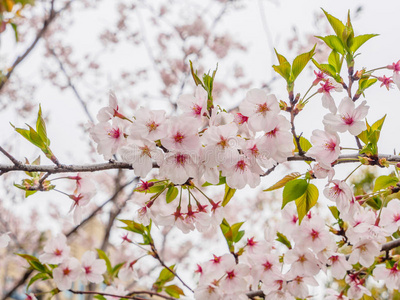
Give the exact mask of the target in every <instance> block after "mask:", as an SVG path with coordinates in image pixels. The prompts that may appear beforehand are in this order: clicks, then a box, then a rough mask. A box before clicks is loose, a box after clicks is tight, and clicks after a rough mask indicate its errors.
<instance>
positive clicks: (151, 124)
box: [128, 107, 168, 141]
mask: <svg viewBox="0 0 400 300" xmlns="http://www.w3.org/2000/svg"><path fill="white" fill-rule="evenodd" d="M167 128H168V126H167V122H166V117H165V111H164V110H150V109H148V108H144V107H141V108H139V109H138V110H137V111H136V113H135V121H134V122H133V124H131V125H130V126H129V129H128V133H129V136H130V137H131V138H134V139H148V140H150V141H156V140H159V139H162V138H164V137H165V136H166V135H167Z"/></svg>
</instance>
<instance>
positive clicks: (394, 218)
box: [379, 199, 400, 234]
mask: <svg viewBox="0 0 400 300" xmlns="http://www.w3.org/2000/svg"><path fill="white" fill-rule="evenodd" d="M379 225H380V226H382V227H383V228H384V229H385V230H386V231H388V233H390V234H393V233H394V232H396V231H397V230H398V229H399V227H400V201H399V200H398V199H393V200H391V201H390V202H389V204H388V205H387V206H386V207H384V208H382V213H381V218H380V222H379Z"/></svg>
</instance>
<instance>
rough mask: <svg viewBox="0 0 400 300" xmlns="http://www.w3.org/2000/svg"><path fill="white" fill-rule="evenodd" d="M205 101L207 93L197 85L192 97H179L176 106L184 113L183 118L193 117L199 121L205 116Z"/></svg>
mask: <svg viewBox="0 0 400 300" xmlns="http://www.w3.org/2000/svg"><path fill="white" fill-rule="evenodd" d="M207 99H208V94H207V92H206V91H205V90H204V89H203V87H202V86H200V85H198V86H197V87H196V92H195V96H194V97H193V96H192V95H181V96H180V97H179V98H178V100H177V104H178V107H179V108H180V109H181V110H182V111H183V112H184V113H183V116H189V117H193V118H195V119H197V120H199V121H201V120H202V118H203V116H204V114H207Z"/></svg>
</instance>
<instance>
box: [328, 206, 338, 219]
mask: <svg viewBox="0 0 400 300" xmlns="http://www.w3.org/2000/svg"><path fill="white" fill-rule="evenodd" d="M328 207H329V210H330V211H331V213H332V216H333V217H334V218H335V219H336V220H338V219H339V215H340V212H339V210H338V209H337V207H336V206H328Z"/></svg>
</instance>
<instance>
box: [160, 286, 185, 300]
mask: <svg viewBox="0 0 400 300" xmlns="http://www.w3.org/2000/svg"><path fill="white" fill-rule="evenodd" d="M164 291H165V292H166V293H167V294H168V295H170V296H171V297H174V298H180V296H181V295H182V296H183V295H185V294H184V292H183V291H182V289H181V288H180V287H179V286H177V285H175V284H173V285H167V286H166V287H164Z"/></svg>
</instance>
